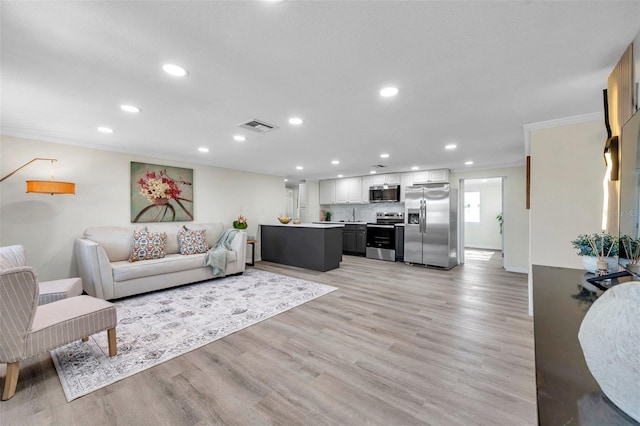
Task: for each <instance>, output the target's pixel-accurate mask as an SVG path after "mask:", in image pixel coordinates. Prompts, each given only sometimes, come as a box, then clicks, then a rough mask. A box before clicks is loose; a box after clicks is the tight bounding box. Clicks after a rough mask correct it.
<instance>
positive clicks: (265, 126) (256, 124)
mask: <svg viewBox="0 0 640 426" xmlns="http://www.w3.org/2000/svg"><path fill="white" fill-rule="evenodd" d="M238 127H242V128H244V129H248V130H253V131H254V132H258V133H267V132H270V131H271V130H275V129H277V128H278V126H274V125H273V124H269V123H265V122H264V121H260V120H256V119H253V120H251V121H247V122H246V123H242V124H239V125H238Z"/></svg>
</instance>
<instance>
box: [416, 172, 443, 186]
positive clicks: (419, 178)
mask: <svg viewBox="0 0 640 426" xmlns="http://www.w3.org/2000/svg"><path fill="white" fill-rule="evenodd" d="M441 182H449V169H438V170H423V171H420V172H413V184H414V185H417V184H421V183H441Z"/></svg>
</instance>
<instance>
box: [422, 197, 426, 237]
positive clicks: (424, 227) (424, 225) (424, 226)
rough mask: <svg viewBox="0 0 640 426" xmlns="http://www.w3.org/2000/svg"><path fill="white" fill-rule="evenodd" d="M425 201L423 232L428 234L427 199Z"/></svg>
mask: <svg viewBox="0 0 640 426" xmlns="http://www.w3.org/2000/svg"><path fill="white" fill-rule="evenodd" d="M423 203H424V207H423V208H422V209H423V213H422V233H423V234H426V233H427V200H424V201H423Z"/></svg>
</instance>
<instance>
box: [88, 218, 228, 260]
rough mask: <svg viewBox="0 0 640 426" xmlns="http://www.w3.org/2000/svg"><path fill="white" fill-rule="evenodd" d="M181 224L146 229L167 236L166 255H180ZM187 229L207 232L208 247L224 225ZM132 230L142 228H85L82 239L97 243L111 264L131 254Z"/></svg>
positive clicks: (216, 239)
mask: <svg viewBox="0 0 640 426" xmlns="http://www.w3.org/2000/svg"><path fill="white" fill-rule="evenodd" d="M182 226H183V225H182V224H176V223H150V224H148V225H147V229H148V230H149V231H150V232H165V233H166V234H167V242H166V247H165V250H164V251H165V253H166V254H175V253H180V249H179V247H178V231H179V230H180V228H182ZM188 226H189V228H191V229H196V228H204V229H206V231H207V243H208V244H209V247H211V246H212V245H213V244H215V243H216V241H218V238H220V235H221V234H222V231H224V225H223V224H222V223H205V224H196V223H193V224H189V225H188ZM134 229H144V227H143V226H140V225H138V226H137V227H134V226H96V227H92V228H87V229H86V231H84V237H85V238H87V239H89V240H91V241H95V242H97V243H99V244H100V245H101V246H102V248H103V249H104V251H105V252H106V253H107V257H108V258H109V261H111V262H118V261H121V260H128V259H129V255H130V254H131V234H132V232H133V230H134Z"/></svg>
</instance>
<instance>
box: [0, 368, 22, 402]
mask: <svg viewBox="0 0 640 426" xmlns="http://www.w3.org/2000/svg"><path fill="white" fill-rule="evenodd" d="M19 372H20V361H16V362H10V363H8V364H7V376H6V377H5V378H4V390H3V392H2V400H3V401H6V400H7V399H9V398H11V397H12V396H13V394H14V393H16V385H17V384H18V374H19Z"/></svg>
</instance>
